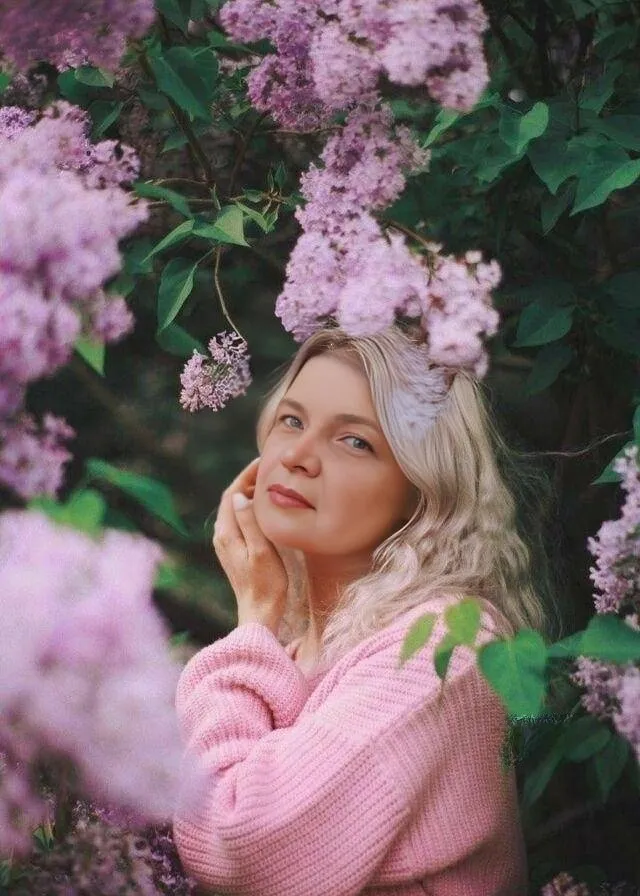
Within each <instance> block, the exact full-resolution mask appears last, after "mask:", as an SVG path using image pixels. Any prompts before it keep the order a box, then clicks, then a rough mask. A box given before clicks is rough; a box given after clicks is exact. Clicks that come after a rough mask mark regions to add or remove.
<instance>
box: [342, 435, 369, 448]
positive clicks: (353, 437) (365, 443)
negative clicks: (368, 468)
mask: <svg viewBox="0 0 640 896" xmlns="http://www.w3.org/2000/svg"><path fill="white" fill-rule="evenodd" d="M345 439H353V440H354V441H355V442H360V444H361V445H364V448H358V449H357V450H358V451H373V448H372V447H371V445H370V444H369V443H368V442H365V440H364V439H361V438H360V436H345V438H344V439H343V440H342V441H343V442H344V441H345ZM354 447H355V446H354Z"/></svg>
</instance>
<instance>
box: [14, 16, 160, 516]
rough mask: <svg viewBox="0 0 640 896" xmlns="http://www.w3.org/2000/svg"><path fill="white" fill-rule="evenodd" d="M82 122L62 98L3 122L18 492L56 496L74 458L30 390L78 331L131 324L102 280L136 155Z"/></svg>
mask: <svg viewBox="0 0 640 896" xmlns="http://www.w3.org/2000/svg"><path fill="white" fill-rule="evenodd" d="M1 15H2V6H0V18H1ZM89 126H90V125H89V119H88V116H87V113H85V112H84V111H83V110H81V109H77V108H76V107H74V106H71V105H69V104H68V103H65V102H59V103H55V104H53V105H52V106H51V107H49V108H48V109H47V110H46V111H45V112H44V113H43V115H42V117H41V118H40V119H39V120H35V118H34V115H33V114H32V113H26V112H24V111H23V110H20V109H16V108H14V107H7V108H6V109H5V114H4V117H3V119H2V120H0V374H1V376H2V386H0V439H1V444H0V482H2V483H3V484H4V485H7V486H9V487H10V488H12V489H13V490H15V491H16V492H17V494H19V495H20V496H21V497H23V498H31V497H33V496H34V495H36V494H38V493H39V492H38V489H39V490H40V491H41V492H42V493H49V494H52V493H55V491H56V490H57V489H58V488H59V486H60V485H61V482H62V467H63V464H64V463H65V462H66V460H68V459H69V457H70V455H69V453H68V452H67V451H66V449H63V448H62V447H61V445H60V444H59V443H60V441H61V440H62V438H63V437H64V438H66V437H68V435H67V436H63V435H62V432H61V431H60V432H59V433H58V436H57V437H54V436H53V434H52V432H51V424H50V421H48V422H47V421H45V424H44V428H43V430H42V432H39V431H38V428H37V426H36V424H35V422H34V421H33V420H32V419H31V418H30V417H28V416H26V417H25V416H22V417H21V416H20V410H21V407H22V405H23V401H24V397H25V391H26V387H27V386H28V384H29V383H31V382H33V381H35V380H37V379H40V378H41V377H43V376H49V375H51V374H52V373H54V372H55V371H56V370H57V369H58V368H59V367H61V366H62V365H63V364H65V363H67V361H68V360H69V358H70V356H71V354H72V352H73V348H74V345H75V344H76V342H77V340H78V338H79V337H80V336H83V337H86V338H89V339H94V340H102V341H104V342H113V341H115V340H117V339H120V338H121V337H122V336H123V335H125V333H127V332H129V331H130V330H131V328H132V326H133V318H132V315H131V313H130V312H129V310H128V309H127V307H126V305H125V303H124V301H123V299H122V298H120V297H118V296H107V294H106V293H105V291H104V289H103V286H104V284H105V283H106V282H107V281H108V280H109V279H111V277H113V276H114V274H116V273H117V272H118V271H119V270H120V267H121V257H120V252H119V248H118V243H119V241H120V240H121V239H122V238H123V237H125V236H127V235H128V234H129V233H131V232H132V231H133V230H134V229H135V228H136V227H137V226H138V224H139V223H140V222H141V221H143V220H145V219H146V217H147V208H146V205H145V203H144V202H135V203H134V202H132V201H131V199H130V195H129V194H128V193H126V192H125V191H124V190H123V189H121V186H120V185H121V184H125V183H129V182H130V181H131V180H132V179H133V178H134V177H135V176H136V172H137V159H136V157H135V154H134V152H133V150H130V149H128V148H126V147H125V148H124V150H123V151H122V152H120V149H119V148H118V147H117V145H116V144H115V142H114V141H103V142H102V143H100V144H97V145H93V144H92V143H91V142H90V140H89V136H88V132H89ZM116 150H117V151H116Z"/></svg>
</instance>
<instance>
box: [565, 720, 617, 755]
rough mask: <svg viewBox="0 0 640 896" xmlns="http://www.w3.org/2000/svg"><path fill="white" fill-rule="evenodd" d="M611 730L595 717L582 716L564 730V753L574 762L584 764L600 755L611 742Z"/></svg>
mask: <svg viewBox="0 0 640 896" xmlns="http://www.w3.org/2000/svg"><path fill="white" fill-rule="evenodd" d="M611 736H612V735H611V730H610V729H609V728H608V727H607V726H606V725H604V724H603V723H602V722H601V721H599V720H598V719H596V718H595V717H594V716H582V717H581V718H579V719H574V720H572V721H571V722H569V723H568V724H567V725H566V726H565V729H564V737H563V743H562V747H563V752H564V755H565V758H566V759H570V760H571V761H572V762H584V760H585V759H590V758H591V756H593V755H594V754H595V753H598V752H599V751H600V750H602V749H604V747H605V746H606V745H607V744H608V743H609V741H610V740H611Z"/></svg>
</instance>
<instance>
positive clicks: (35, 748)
mask: <svg viewBox="0 0 640 896" xmlns="http://www.w3.org/2000/svg"><path fill="white" fill-rule="evenodd" d="M160 558H161V552H160V549H159V547H158V546H157V545H155V544H154V543H152V542H150V541H147V540H146V539H144V538H142V537H141V536H136V535H131V534H129V533H124V532H117V531H108V532H106V533H105V534H104V536H103V537H102V538H101V539H100V540H93V539H91V538H89V537H88V536H87V535H85V534H83V533H80V532H77V531H74V530H71V529H67V528H62V527H58V526H55V525H54V524H52V523H51V522H50V521H49V520H48V519H47V518H46V517H45V516H43V515H42V514H40V513H38V512H35V511H21V512H20V511H10V512H7V513H5V514H3V515H2V516H0V593H2V618H3V624H2V626H1V627H0V749H3V750H4V751H5V752H8V755H9V761H10V763H11V765H10V768H11V770H12V773H14V774H22V776H23V778H24V780H25V781H26V782H27V785H28V786H29V787H30V788H31V790H33V780H34V777H33V776H34V771H35V769H36V768H37V767H38V764H41V763H45V764H46V763H47V762H54V763H57V764H60V763H70V764H71V766H72V767H73V770H74V775H75V776H76V778H77V782H78V783H77V786H78V788H80V789H81V791H82V792H83V793H85V794H87V795H88V796H90V797H92V798H94V799H96V800H97V801H99V802H106V803H108V804H114V805H116V806H122V807H125V808H128V809H131V810H133V811H134V812H135V814H136V816H137V817H139V818H143V819H146V820H150V821H162V820H166V819H168V818H169V817H170V816H171V813H172V811H173V808H174V806H175V799H176V796H177V793H178V789H179V788H181V781H180V778H181V769H180V764H181V755H182V749H181V744H180V738H179V733H178V729H177V722H176V718H175V713H174V708H173V698H174V692H175V685H176V681H177V676H178V674H179V668H178V667H177V665H176V664H175V663H174V662H173V661H172V660H171V659H170V656H169V654H168V649H167V642H166V631H165V628H164V625H163V623H162V620H161V619H160V617H159V615H158V614H157V612H156V611H155V609H154V607H153V604H152V602H151V589H152V584H153V578H154V574H155V570H156V566H157V564H158V562H159V560H160ZM52 570H55V575H52ZM7 745H8V747H9V749H8V751H7V749H6V748H7ZM182 773H184V770H182ZM3 780H4V776H3ZM14 789H15V788H14ZM0 793H1V792H0ZM3 811H4V818H5V824H6V817H7V812H6V805H5V806H4V810H3ZM0 817H3V813H2V812H0ZM6 836H7V831H6V830H5V829H3V828H0V841H2V840H3V839H4V838H5V837H6ZM10 836H11V835H10V834H9V837H10ZM24 845H25V846H26V843H25V844H24Z"/></svg>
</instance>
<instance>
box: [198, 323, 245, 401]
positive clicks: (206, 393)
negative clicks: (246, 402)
mask: <svg viewBox="0 0 640 896" xmlns="http://www.w3.org/2000/svg"><path fill="white" fill-rule="evenodd" d="M209 353H210V355H211V358H207V357H206V355H202V354H200V353H199V352H198V351H195V350H194V352H193V355H192V357H191V358H190V359H189V360H188V361H187V363H186V364H185V367H184V370H183V372H182V374H181V376H180V383H181V385H182V391H181V393H180V404H181V405H182V407H183V408H184V409H185V410H187V411H191V412H193V411H199V410H202V409H203V408H211V410H212V411H219V410H220V409H221V408H223V407H224V406H225V405H226V404H227V402H228V401H229V400H230V399H231V398H237V397H238V396H240V395H244V394H245V392H246V390H247V387H248V386H249V384H250V383H251V373H250V370H249V356H248V354H247V343H246V342H245V340H244V339H243V338H242V337H241V336H240V335H239V334H237V333H227V332H225V331H222V332H221V333H218V335H217V336H215V337H214V338H213V339H211V340H210V342H209Z"/></svg>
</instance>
